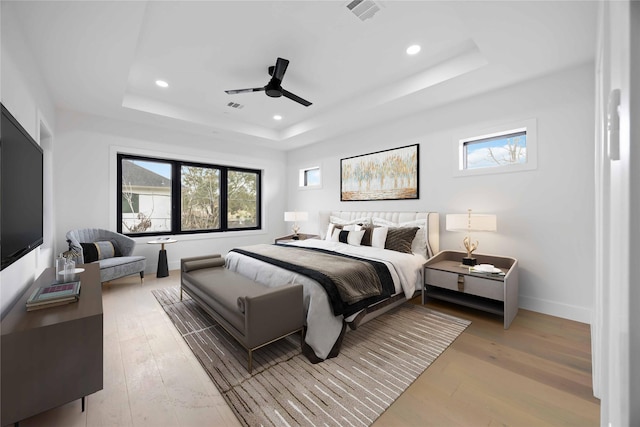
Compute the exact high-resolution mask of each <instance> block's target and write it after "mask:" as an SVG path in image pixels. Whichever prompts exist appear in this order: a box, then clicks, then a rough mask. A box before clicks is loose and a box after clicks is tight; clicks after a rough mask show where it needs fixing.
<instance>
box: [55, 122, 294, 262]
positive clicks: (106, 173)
mask: <svg viewBox="0 0 640 427" xmlns="http://www.w3.org/2000/svg"><path fill="white" fill-rule="evenodd" d="M118 152H124V153H131V154H139V155H149V156H153V157H161V158H171V159H179V160H191V161H197V162H203V163H213V164H220V165H230V166H240V167H247V168H253V169H260V170H262V171H263V175H262V178H263V182H262V189H263V193H262V205H263V211H262V212H263V225H264V228H263V229H262V230H259V231H242V232H226V233H212V234H200V235H178V236H176V237H175V238H176V239H177V240H178V243H175V244H172V245H168V246H167V247H166V249H167V256H168V261H169V269H170V270H171V269H177V268H179V263H180V258H183V257H188V256H196V255H203V254H207V253H222V254H224V253H226V252H227V251H228V250H229V249H231V248H233V247H236V246H240V245H249V244H254V243H270V242H273V239H274V238H275V237H277V236H280V235H282V234H283V233H285V232H286V229H285V228H286V224H285V223H284V221H283V212H284V209H285V197H286V192H285V191H284V189H285V184H284V178H285V172H284V170H285V160H286V159H285V154H284V153H283V152H281V151H276V150H269V149H260V148H256V147H246V146H243V144H239V143H231V142H228V141H217V140H215V139H214V138H209V137H201V136H194V135H190V134H186V133H181V132H177V131H175V132H174V131H169V130H166V129H162V128H159V127H148V126H143V125H137V124H131V123H127V122H121V121H114V120H110V119H105V118H100V117H95V116H88V115H83V114H80V113H72V112H63V111H58V127H57V134H56V158H55V160H54V167H55V170H56V171H57V175H56V178H55V183H54V185H55V188H56V202H57V203H56V212H55V214H56V218H57V220H56V231H57V235H58V241H57V242H56V243H57V246H56V251H61V250H66V248H67V244H66V241H65V234H66V233H67V231H69V230H71V229H74V228H106V229H110V230H116V201H117V197H116V195H117V189H116V154H117V153H118ZM249 152H250V153H251V154H250V155H248V154H247V153H249ZM136 240H137V242H138V244H137V246H136V249H135V252H134V253H135V254H138V255H144V256H146V257H147V268H146V271H147V272H149V273H155V271H156V267H157V259H158V249H159V247H158V246H157V245H147V244H146V242H147V241H149V240H152V238H151V237H147V238H144V237H139V238H136Z"/></svg>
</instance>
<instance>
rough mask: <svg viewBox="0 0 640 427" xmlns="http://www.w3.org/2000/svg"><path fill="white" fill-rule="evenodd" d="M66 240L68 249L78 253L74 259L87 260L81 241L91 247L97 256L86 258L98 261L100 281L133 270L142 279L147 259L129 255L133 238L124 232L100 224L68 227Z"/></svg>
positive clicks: (127, 274) (131, 250)
mask: <svg viewBox="0 0 640 427" xmlns="http://www.w3.org/2000/svg"><path fill="white" fill-rule="evenodd" d="M67 242H69V249H70V250H71V249H72V250H74V251H76V252H77V253H78V254H79V255H78V256H77V257H76V259H75V261H76V263H80V264H82V263H87V260H86V259H85V252H84V248H83V247H82V246H83V245H82V244H83V243H84V244H85V248H87V249H91V250H92V252H93V251H94V250H95V254H97V256H96V258H97V259H96V260H95V261H93V260H92V259H89V260H88V261H89V262H95V263H97V264H99V265H100V281H101V282H103V283H104V282H108V281H110V280H114V279H119V278H120V277H125V276H129V275H131V274H136V273H139V274H140V280H141V281H142V280H143V279H144V268H145V266H146V263H147V259H146V258H145V257H143V256H140V255H132V253H133V249H134V247H135V245H136V242H135V240H133V239H132V238H130V237H127V236H125V235H124V234H119V233H115V232H113V231H109V230H103V229H100V228H85V229H78V230H71V231H69V232H68V233H67ZM86 244H93V245H92V246H87V245H86ZM94 247H95V249H94ZM105 247H108V248H110V249H111V250H112V252H111V253H109V251H106V250H104V248H105ZM101 249H102V250H101ZM87 255H88V254H87Z"/></svg>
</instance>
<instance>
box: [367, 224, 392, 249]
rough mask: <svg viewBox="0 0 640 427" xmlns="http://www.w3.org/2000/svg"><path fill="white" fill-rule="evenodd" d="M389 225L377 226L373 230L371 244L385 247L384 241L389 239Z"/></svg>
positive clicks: (376, 246)
mask: <svg viewBox="0 0 640 427" xmlns="http://www.w3.org/2000/svg"><path fill="white" fill-rule="evenodd" d="M388 231H389V227H375V228H374V229H373V230H372V231H371V246H373V247H374V248H381V249H384V243H385V242H386V241H387V232H388Z"/></svg>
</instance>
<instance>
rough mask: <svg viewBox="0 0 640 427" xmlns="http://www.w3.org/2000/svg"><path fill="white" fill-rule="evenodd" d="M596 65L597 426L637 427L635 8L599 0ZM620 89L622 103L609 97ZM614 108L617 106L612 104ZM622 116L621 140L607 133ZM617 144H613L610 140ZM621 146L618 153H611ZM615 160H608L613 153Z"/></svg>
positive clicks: (639, 128)
mask: <svg viewBox="0 0 640 427" xmlns="http://www.w3.org/2000/svg"><path fill="white" fill-rule="evenodd" d="M598 27H599V28H598V45H597V50H596V53H597V62H596V72H597V74H596V76H597V78H596V89H597V92H596V110H597V116H596V125H597V127H596V145H595V148H596V150H595V152H596V164H595V166H596V223H595V225H596V231H597V234H596V262H597V264H596V265H597V269H596V287H595V292H594V294H595V300H596V304H595V314H596V316H595V322H594V324H593V327H592V358H593V363H592V365H593V385H594V393H595V395H596V396H597V397H600V398H601V400H602V402H601V410H600V425H602V426H637V425H640V408H639V407H638V401H639V400H640V366H639V365H638V363H637V361H638V357H639V356H640V332H639V329H638V324H639V321H640V316H639V314H638V304H640V292H638V275H639V274H640V265H639V264H638V262H637V259H638V255H639V253H640V250H639V249H638V245H637V243H636V242H638V238H639V237H640V236H639V234H640V233H639V229H638V226H637V224H638V220H639V218H638V216H639V213H640V209H639V206H640V184H639V183H640V167H639V165H640V149H639V146H638V141H639V140H640V121H638V117H640V114H639V113H640V104H639V100H640V78H639V77H638V72H639V71H640V54H639V53H638V52H639V49H638V48H639V47H640V37H639V36H640V4H639V3H638V2H630V1H616V2H609V1H603V2H601V3H600V9H599V26H598ZM614 90H619V91H620V97H619V105H617V106H616V105H615V103H611V101H610V100H611V99H612V97H611V96H610V94H611V93H612V91H614ZM610 105H613V106H615V107H614V108H610V107H609V106H610ZM616 113H617V115H618V116H619V137H618V138H615V137H611V136H610V132H608V130H609V129H611V128H612V127H613V128H615V126H611V124H612V123H615V121H613V120H610V118H611V117H612V116H614V115H615V114H616ZM616 140H617V141H619V143H618V144H616V142H615V141H616ZM616 146H618V147H619V150H616V149H615V148H614V147H616ZM611 148H614V149H611ZM616 152H617V153H619V155H610V153H616Z"/></svg>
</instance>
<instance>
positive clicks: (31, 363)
mask: <svg viewBox="0 0 640 427" xmlns="http://www.w3.org/2000/svg"><path fill="white" fill-rule="evenodd" d="M79 267H82V268H84V269H85V271H84V272H82V273H80V281H81V285H80V286H81V287H80V299H79V300H78V302H74V303H70V304H65V305H61V306H56V307H50V308H45V309H41V310H36V311H30V312H27V309H26V307H25V303H26V301H27V299H28V298H29V296H30V295H31V293H32V292H33V290H34V289H35V288H37V287H39V286H45V285H48V284H51V283H53V281H54V277H55V269H54V268H48V269H46V270H45V271H44V272H43V273H42V275H40V277H39V278H38V279H37V280H36V281H35V282H34V283H33V285H31V286H30V287H29V289H27V290H26V291H25V293H24V294H23V295H22V297H21V298H20V300H19V301H18V302H17V303H16V304H15V305H14V306H13V307H12V308H11V310H10V311H9V312H8V313H7V314H6V316H5V317H4V318H3V319H2V326H1V328H2V342H1V344H2V347H1V351H2V361H1V366H0V369H1V370H2V412H1V414H2V415H1V416H2V420H1V425H3V426H4V425H7V424H12V423H17V422H19V421H20V420H23V419H25V418H29V417H31V416H33V415H36V414H38V413H40V412H43V411H46V410H49V409H52V408H55V407H57V406H60V405H63V404H65V403H68V402H71V401H73V400H76V399H82V401H83V405H82V406H83V410H84V397H85V396H87V395H89V394H92V393H95V392H96V391H99V390H102V369H103V368H102V366H103V356H102V354H103V352H102V349H103V341H102V286H101V284H100V270H99V268H98V265H97V264H86V265H80V266H79Z"/></svg>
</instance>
